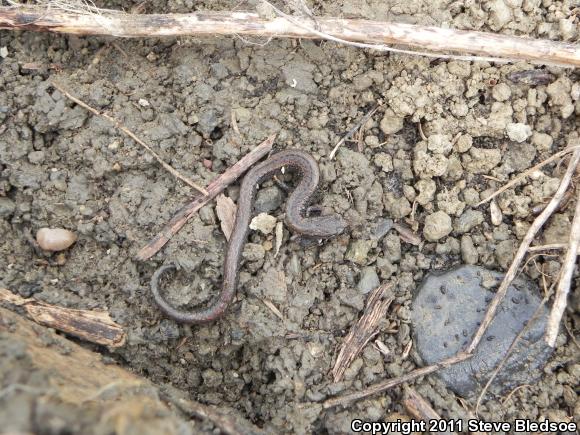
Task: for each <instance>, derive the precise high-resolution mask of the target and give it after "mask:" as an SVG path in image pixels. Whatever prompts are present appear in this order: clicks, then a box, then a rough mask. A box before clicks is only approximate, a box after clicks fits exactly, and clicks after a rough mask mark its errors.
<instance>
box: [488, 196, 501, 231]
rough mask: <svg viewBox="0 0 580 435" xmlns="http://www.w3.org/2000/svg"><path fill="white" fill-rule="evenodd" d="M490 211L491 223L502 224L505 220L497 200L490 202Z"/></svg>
mask: <svg viewBox="0 0 580 435" xmlns="http://www.w3.org/2000/svg"><path fill="white" fill-rule="evenodd" d="M489 211H490V214H491V223H492V224H494V225H495V226H497V225H499V224H501V222H502V220H503V215H502V213H501V210H500V208H499V206H498V205H497V202H495V200H493V201H491V202H490V204H489Z"/></svg>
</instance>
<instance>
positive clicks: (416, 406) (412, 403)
mask: <svg viewBox="0 0 580 435" xmlns="http://www.w3.org/2000/svg"><path fill="white" fill-rule="evenodd" d="M403 405H404V406H405V409H406V410H407V412H408V413H409V414H411V416H413V417H415V418H416V419H418V420H423V421H425V422H426V423H427V424H429V420H441V416H440V415H439V414H437V412H435V410H434V409H433V408H432V407H431V405H430V404H429V402H427V401H426V400H425V399H424V398H423V396H421V395H420V394H419V393H418V392H417V391H416V390H414V389H413V388H411V387H405V398H404V399H403ZM430 433H440V434H452V433H455V432H451V431H433V432H430Z"/></svg>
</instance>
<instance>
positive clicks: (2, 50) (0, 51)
mask: <svg viewBox="0 0 580 435" xmlns="http://www.w3.org/2000/svg"><path fill="white" fill-rule="evenodd" d="M7 56H8V49H7V48H6V47H0V57H1V58H3V59H4V58H6V57H7Z"/></svg>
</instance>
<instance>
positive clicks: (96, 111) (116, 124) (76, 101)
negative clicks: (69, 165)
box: [52, 81, 207, 195]
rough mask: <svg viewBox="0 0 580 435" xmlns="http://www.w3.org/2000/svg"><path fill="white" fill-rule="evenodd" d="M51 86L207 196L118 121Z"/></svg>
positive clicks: (62, 89) (53, 83) (63, 90)
mask: <svg viewBox="0 0 580 435" xmlns="http://www.w3.org/2000/svg"><path fill="white" fill-rule="evenodd" d="M52 86H54V87H55V88H56V89H58V91H59V92H60V93H61V94H63V95H64V96H65V97H66V98H68V99H69V100H71V101H73V102H75V103H76V104H78V105H79V106H81V107H82V108H84V109H86V110H88V111H89V112H91V113H93V114H94V115H97V116H99V117H101V118H103V119H106V120H107V121H109V122H110V123H111V124H113V125H114V126H115V127H117V128H118V129H119V130H121V131H122V132H123V133H125V134H126V135H127V136H129V137H130V138H131V139H133V140H134V141H135V142H137V143H138V144H139V145H141V146H142V147H143V148H145V149H146V150H147V151H148V152H149V153H150V154H151V155H152V156H153V157H154V158H155V160H157V161H158V162H159V163H160V164H161V166H163V168H165V169H166V170H167V171H168V172H169V173H170V174H171V175H173V176H174V177H175V178H178V179H180V180H181V181H183V182H184V183H185V184H187V185H189V186H191V187H193V188H194V189H195V190H197V191H198V192H201V193H203V194H204V195H207V191H206V190H205V189H204V188H203V187H201V186H199V185H197V184H196V183H195V182H193V181H191V180H190V179H189V178H187V177H186V176H184V175H182V174H181V173H180V172H179V171H177V170H176V169H175V168H173V167H172V166H170V165H169V164H168V163H166V162H165V161H164V160H163V159H162V158H161V157H160V156H159V154H157V153H156V152H155V151H153V149H152V148H151V147H150V146H149V145H147V144H146V143H145V142H143V141H142V140H141V139H140V138H139V137H138V136H137V135H136V134H135V133H133V132H132V131H131V130H129V129H128V128H127V127H125V126H124V125H123V124H121V122H120V121H119V120H117V119H115V118H113V117H112V116H109V115H107V114H106V113H103V112H99V111H98V110H97V109H95V108H94V107H91V106H89V105H88V104H87V103H85V102H84V101H82V100H80V99H78V98H76V97H74V96H73V95H71V94H70V93H69V92H67V91H66V90H65V89H64V88H63V87H62V86H61V85H59V84H58V83H55V82H54V81H53V82H52Z"/></svg>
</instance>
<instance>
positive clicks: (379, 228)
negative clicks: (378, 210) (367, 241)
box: [372, 218, 393, 240]
mask: <svg viewBox="0 0 580 435" xmlns="http://www.w3.org/2000/svg"><path fill="white" fill-rule="evenodd" d="M391 228H393V220H392V219H384V218H380V219H379V220H378V221H377V223H376V224H375V227H374V229H373V232H372V238H373V239H375V240H380V239H382V238H383V237H384V236H385V235H386V234H387V233H388V232H389V231H390V230H391Z"/></svg>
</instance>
